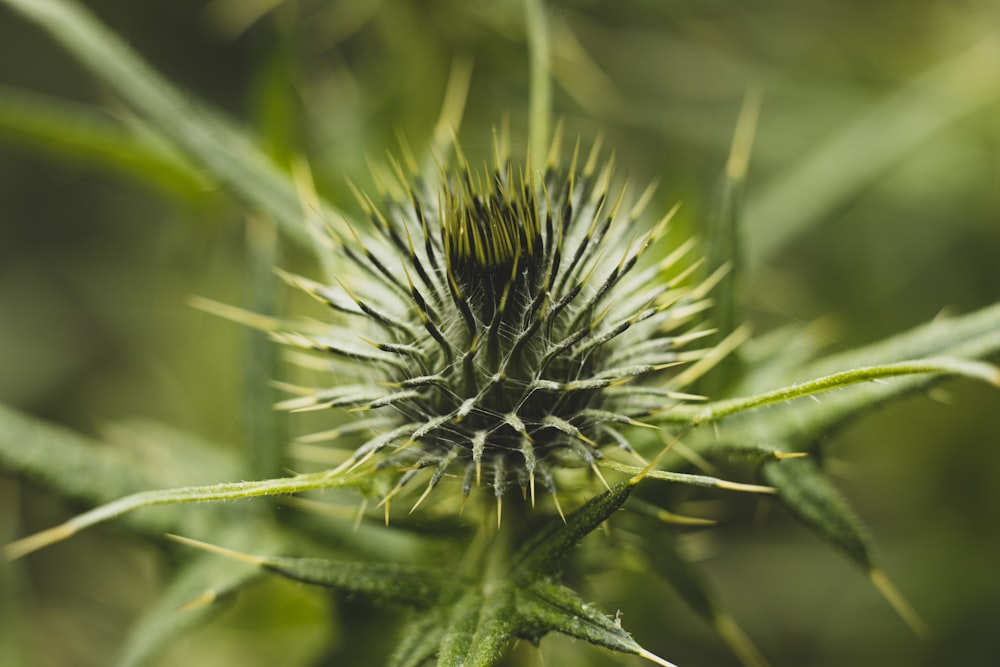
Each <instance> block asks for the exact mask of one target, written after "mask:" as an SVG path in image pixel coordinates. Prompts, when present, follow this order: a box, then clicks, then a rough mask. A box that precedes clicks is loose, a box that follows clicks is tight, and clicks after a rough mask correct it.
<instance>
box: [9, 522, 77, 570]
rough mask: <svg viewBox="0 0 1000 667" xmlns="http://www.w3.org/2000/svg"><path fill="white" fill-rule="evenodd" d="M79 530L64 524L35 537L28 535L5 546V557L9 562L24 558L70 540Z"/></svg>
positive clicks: (36, 534)
mask: <svg viewBox="0 0 1000 667" xmlns="http://www.w3.org/2000/svg"><path fill="white" fill-rule="evenodd" d="M76 532H77V529H76V528H75V527H74V526H73V525H72V524H70V523H68V522H67V523H63V524H60V525H58V526H55V527H53V528H49V529H48V530H43V531H41V532H39V533H35V534H34V535H28V536H27V537H22V538H21V539H19V540H16V541H14V542H11V543H10V544H8V545H6V546H4V548H3V555H4V557H5V558H6V559H7V561H8V562H9V561H12V560H17V559H18V558H23V557H24V556H27V555H28V554H30V553H32V552H34V551H38V550H39V549H42V548H44V547H47V546H49V545H52V544H55V543H56V542H62V541H63V540H65V539H69V538H70V537H73V536H74V535H76Z"/></svg>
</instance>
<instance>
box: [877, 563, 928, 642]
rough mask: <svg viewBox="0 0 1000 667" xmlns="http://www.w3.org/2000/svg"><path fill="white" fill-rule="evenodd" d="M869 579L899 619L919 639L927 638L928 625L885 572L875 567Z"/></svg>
mask: <svg viewBox="0 0 1000 667" xmlns="http://www.w3.org/2000/svg"><path fill="white" fill-rule="evenodd" d="M868 579H869V580H870V581H871V582H872V585H873V586H874V587H875V589H876V590H878V592H879V593H881V594H882V597H884V598H885V601H886V602H888V603H889V605H890V606H891V607H892V608H893V609H894V610H895V611H896V613H897V614H899V617H900V618H901V619H903V622H904V623H906V625H908V626H909V627H910V630H912V631H913V634H915V635H917V636H918V637H926V636H927V624H926V623H924V621H923V619H922V618H920V615H919V614H917V611H916V610H915V609H914V608H913V607H912V606H911V605H910V603H909V602H907V601H906V598H904V597H903V594H902V593H900V592H899V589H898V588H896V587H895V585H893V583H892V582H891V581H890V580H889V577H888V576H886V574H885V572H884V571H882V570H881V569H879V568H877V567H875V568H872V569H871V571H870V572H869V573H868Z"/></svg>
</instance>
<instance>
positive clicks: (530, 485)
mask: <svg viewBox="0 0 1000 667" xmlns="http://www.w3.org/2000/svg"><path fill="white" fill-rule="evenodd" d="M528 488H530V489H531V508H532V509H534V508H535V471H534V470H532V471H531V472H530V473H528Z"/></svg>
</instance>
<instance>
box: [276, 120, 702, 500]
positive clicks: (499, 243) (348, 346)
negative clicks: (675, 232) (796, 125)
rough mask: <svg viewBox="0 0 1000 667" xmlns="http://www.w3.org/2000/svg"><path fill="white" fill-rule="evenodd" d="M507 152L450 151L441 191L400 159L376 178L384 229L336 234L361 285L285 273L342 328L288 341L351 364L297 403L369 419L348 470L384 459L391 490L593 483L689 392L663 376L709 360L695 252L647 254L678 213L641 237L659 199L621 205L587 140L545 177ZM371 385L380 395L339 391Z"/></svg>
mask: <svg viewBox="0 0 1000 667" xmlns="http://www.w3.org/2000/svg"><path fill="white" fill-rule="evenodd" d="M503 143H504V142H500V145H498V144H497V142H494V155H493V164H492V165H483V166H482V167H480V168H475V167H473V166H471V165H470V164H469V163H468V162H467V161H466V160H465V158H464V156H463V155H462V153H461V151H460V150H458V148H457V147H456V152H457V153H458V158H457V159H456V162H457V166H455V167H454V168H448V167H442V168H441V169H440V171H439V182H438V183H437V184H436V185H435V186H429V185H427V184H426V183H425V182H424V181H422V180H421V179H420V178H419V177H418V176H417V174H416V170H415V169H412V170H411V173H410V174H406V173H405V171H404V169H403V168H402V167H401V166H399V165H396V168H395V169H394V171H393V175H392V177H391V179H390V178H382V179H380V180H382V181H383V182H384V183H386V188H385V189H386V191H387V192H391V191H395V192H396V195H395V196H391V195H387V197H386V201H385V202H384V203H383V204H382V205H381V206H377V205H376V204H375V203H374V202H373V201H372V200H371V199H370V198H369V197H367V196H364V195H359V198H360V201H361V204H362V206H363V208H364V209H365V212H366V213H367V214H368V215H369V216H370V217H371V219H372V221H373V222H374V228H375V230H376V232H377V233H375V234H372V235H371V237H370V238H365V239H364V240H362V239H361V238H360V237H359V236H358V235H356V234H353V233H352V234H351V236H352V238H350V239H348V238H346V237H347V236H348V235H346V234H345V235H343V236H344V237H345V238H342V237H341V235H339V234H336V233H334V237H335V239H334V240H335V242H336V243H335V244H334V245H335V247H336V251H337V252H338V253H339V254H340V256H341V260H342V262H343V266H345V267H346V266H349V267H351V269H352V271H351V273H352V278H350V279H348V278H344V279H343V280H342V282H341V283H340V284H339V285H337V286H327V285H321V284H318V283H315V282H312V281H309V280H306V279H302V278H290V280H291V281H292V282H293V283H294V284H295V285H297V286H298V287H301V288H303V289H305V290H306V291H308V292H309V293H311V294H312V295H313V296H315V297H317V298H319V299H320V300H321V301H323V302H324V303H326V304H328V305H329V306H330V307H331V308H332V309H333V310H334V311H337V314H338V318H337V321H336V322H335V323H333V324H331V327H330V330H329V332H328V333H327V335H325V336H312V335H307V334H305V333H301V332H289V333H285V334H281V335H280V336H279V339H280V340H281V341H282V342H285V343H288V344H291V345H295V346H299V347H305V348H308V349H311V350H314V351H317V352H319V353H320V354H324V355H329V356H330V357H332V358H335V359H337V360H339V361H341V362H345V363H340V364H336V365H335V366H334V367H335V371H334V372H335V374H336V375H337V377H336V378H335V381H334V382H332V383H331V388H329V389H325V388H317V389H315V390H314V391H312V392H311V393H309V394H308V395H306V396H304V397H299V398H296V399H293V400H292V401H288V402H286V405H287V406H288V407H298V408H308V407H340V408H345V407H346V408H354V409H355V410H358V411H364V412H365V413H367V414H366V416H365V420H366V421H365V426H366V428H370V429H371V430H372V432H373V434H372V436H371V438H370V439H368V440H367V441H366V442H364V443H363V444H362V445H361V446H360V447H358V448H357V450H356V451H355V452H354V453H353V454H352V455H351V457H350V458H349V460H348V461H347V463H346V464H345V466H346V467H348V468H349V467H355V466H358V465H361V464H362V463H366V462H368V461H369V460H371V459H372V458H373V457H377V458H376V460H377V461H378V465H379V466H380V467H382V468H396V469H398V470H399V471H400V472H399V477H398V480H397V486H396V490H398V489H400V488H402V487H403V486H405V485H406V484H407V483H409V482H410V481H411V480H412V479H413V478H414V477H415V476H416V475H417V474H419V472H420V471H422V470H429V471H430V472H429V479H428V481H427V492H429V491H430V490H431V489H433V488H434V487H435V486H436V485H437V484H438V483H439V482H440V481H441V479H442V478H443V477H444V476H445V475H457V476H458V477H460V478H461V479H462V492H463V494H464V495H468V494H469V493H470V491H471V489H472V487H473V486H484V487H486V488H488V489H490V490H491V491H492V493H493V494H495V495H496V497H497V498H498V499H499V498H501V497H502V496H503V494H504V493H505V492H506V491H507V490H508V489H509V488H510V487H511V486H519V487H522V489H526V490H528V491H529V492H530V496H531V499H532V501H534V498H535V487H536V484H538V483H540V484H541V485H542V486H543V487H544V488H545V489H546V490H547V491H549V492H550V493H553V494H555V492H556V477H557V472H558V471H559V469H561V468H563V467H580V466H590V467H591V468H593V469H594V470H595V471H596V470H597V468H596V467H595V465H594V464H595V461H596V460H598V459H599V458H600V457H601V450H602V449H603V448H604V447H605V446H607V445H614V446H618V447H624V448H626V449H630V445H629V440H628V439H627V437H626V436H625V435H623V433H622V432H621V429H622V428H623V427H628V426H632V425H637V424H639V423H640V421H639V420H641V419H643V418H644V417H648V416H650V415H651V414H654V413H656V412H658V411H660V410H663V409H665V408H667V407H669V405H671V404H674V403H676V401H677V400H680V399H681V398H683V395H681V394H680V393H679V390H680V389H682V387H680V386H677V384H678V380H679V379H680V378H679V376H677V375H670V374H668V372H667V371H666V369H667V368H670V367H674V366H676V365H678V364H682V363H685V362H689V361H691V360H694V359H697V358H698V357H699V353H698V352H697V351H693V352H685V351H684V350H683V349H682V348H684V346H685V345H687V344H688V343H690V342H691V341H692V340H696V339H697V338H698V334H699V332H698V331H696V329H695V328H694V327H695V326H696V325H697V315H698V314H699V313H700V312H701V311H703V310H704V308H705V307H706V306H707V302H706V301H705V300H704V292H705V290H704V289H702V288H701V287H689V286H688V287H681V285H684V283H685V277H686V275H688V274H689V273H690V271H685V270H682V269H683V268H684V267H678V266H677V265H678V264H679V263H680V262H681V261H682V260H683V258H684V255H685V252H686V250H687V249H688V248H689V247H690V246H688V247H687V248H681V249H678V251H677V252H672V253H669V254H668V256H666V257H664V258H662V259H660V261H647V260H648V259H649V258H644V257H643V254H644V253H645V252H646V251H647V249H649V248H650V247H651V246H652V245H653V244H654V242H656V241H657V240H659V239H660V238H661V237H662V235H663V233H664V230H665V229H666V227H667V223H668V222H669V220H670V217H671V216H672V214H673V211H671V212H670V213H669V214H668V215H667V216H665V217H664V218H662V219H661V220H660V222H659V223H658V224H656V225H654V226H653V227H652V230H651V231H646V233H645V234H644V235H640V231H639V230H642V229H647V230H648V229H649V226H648V225H647V224H646V223H645V221H644V220H643V219H642V213H643V209H644V207H645V204H646V203H647V202H648V200H649V199H650V195H651V194H652V190H651V189H649V190H647V191H646V192H645V193H644V194H643V196H641V197H640V198H639V200H638V202H637V203H636V204H635V205H633V206H632V207H631V210H629V209H626V208H625V207H624V202H625V200H626V189H627V188H626V186H622V187H619V188H616V189H614V190H612V186H611V183H612V177H613V161H611V160H609V161H607V162H606V163H605V164H604V165H603V166H602V167H600V168H598V162H599V157H600V148H599V145H596V146H594V148H593V149H592V150H591V153H590V155H589V157H588V158H587V160H586V162H585V164H584V165H583V166H582V168H581V167H580V166H579V154H580V147H579V142H578V143H577V146H576V148H575V150H574V151H573V154H572V159H571V161H570V163H569V165H568V166H567V167H563V166H561V165H560V164H559V162H558V160H556V159H550V160H549V164H548V166H547V167H546V169H545V170H544V171H536V170H535V169H534V168H533V167H532V165H531V162H530V159H526V160H525V162H524V163H523V164H521V165H515V164H514V163H513V162H512V161H510V160H509V159H507V157H506V155H507V150H506V146H505V145H503ZM558 153H559V144H558V139H557V141H556V143H555V144H554V146H553V150H552V152H551V154H552V155H558ZM409 162H410V163H411V164H412V161H409ZM688 268H689V269H690V268H692V267H690V266H689V267H688ZM667 276H673V278H672V279H667ZM363 341H368V342H370V343H371V345H365V344H364V343H363ZM359 375H360V376H364V377H367V378H368V379H369V380H370V383H368V384H365V385H353V384H351V383H350V382H347V383H346V384H347V385H348V386H344V385H345V382H344V380H346V379H348V378H351V377H357V376H359ZM373 415H374V416H373ZM598 475H599V473H598ZM425 495H426V492H425ZM421 499H423V496H422V497H421ZM418 502H419V501H418Z"/></svg>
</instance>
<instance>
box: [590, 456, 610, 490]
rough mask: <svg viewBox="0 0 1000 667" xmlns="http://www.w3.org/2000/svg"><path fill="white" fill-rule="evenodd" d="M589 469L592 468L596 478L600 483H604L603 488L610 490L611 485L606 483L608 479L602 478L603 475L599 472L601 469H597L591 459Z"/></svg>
mask: <svg viewBox="0 0 1000 667" xmlns="http://www.w3.org/2000/svg"><path fill="white" fill-rule="evenodd" d="M590 469H591V470H593V471H594V474H595V475H597V478H598V479H599V480H601V484H603V485H604V488H605V489H607V490H608V491H610V490H611V486H610V485H609V484H608V480H606V479H604V475H602V474H601V471H600V469H598V467H597V464H596V463H594V462H593V461H591V462H590Z"/></svg>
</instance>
